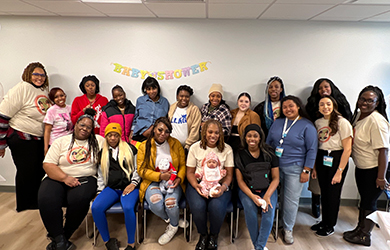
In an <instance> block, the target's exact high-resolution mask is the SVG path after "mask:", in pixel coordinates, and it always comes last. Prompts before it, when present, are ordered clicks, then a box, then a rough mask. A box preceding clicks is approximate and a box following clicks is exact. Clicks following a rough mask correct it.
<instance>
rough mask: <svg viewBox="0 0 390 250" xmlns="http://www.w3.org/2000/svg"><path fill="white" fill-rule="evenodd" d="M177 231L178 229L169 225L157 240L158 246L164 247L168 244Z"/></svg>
mask: <svg viewBox="0 0 390 250" xmlns="http://www.w3.org/2000/svg"><path fill="white" fill-rule="evenodd" d="M177 229H178V227H177V226H176V227H174V226H172V225H171V224H169V225H168V226H167V229H165V233H164V234H163V235H161V236H160V238H158V244H160V245H165V244H167V243H168V242H170V241H171V240H172V238H173V236H175V234H176V232H177Z"/></svg>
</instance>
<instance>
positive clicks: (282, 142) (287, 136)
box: [267, 95, 318, 244]
mask: <svg viewBox="0 0 390 250" xmlns="http://www.w3.org/2000/svg"><path fill="white" fill-rule="evenodd" d="M281 102H282V103H281V106H282V111H283V113H281V114H280V118H278V119H276V120H275V122H274V124H272V126H271V129H270V131H269V134H268V137H267V144H269V145H271V146H272V147H273V148H275V154H276V156H278V157H279V169H280V183H281V189H280V192H281V193H280V197H281V202H282V216H283V218H282V221H283V231H282V233H283V234H284V241H285V242H286V243H287V244H292V243H294V237H293V234H292V230H293V227H294V225H295V219H296V216H297V212H298V205H299V197H300V195H301V192H302V188H303V184H304V183H305V182H307V181H309V176H310V171H311V169H312V168H313V166H314V162H315V159H316V154H317V147H318V140H317V131H316V129H315V127H314V126H313V124H312V123H311V122H310V120H309V119H308V116H307V114H306V112H305V108H304V106H303V104H302V101H301V100H300V99H299V98H298V97H295V96H291V95H289V96H286V97H284V98H283V99H282V101H281Z"/></svg>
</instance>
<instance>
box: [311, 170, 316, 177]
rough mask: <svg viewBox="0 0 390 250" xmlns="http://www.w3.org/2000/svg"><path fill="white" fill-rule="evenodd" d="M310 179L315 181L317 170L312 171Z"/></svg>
mask: <svg viewBox="0 0 390 250" xmlns="http://www.w3.org/2000/svg"><path fill="white" fill-rule="evenodd" d="M311 178H312V179H317V170H316V169H315V168H313V171H312V172H311Z"/></svg>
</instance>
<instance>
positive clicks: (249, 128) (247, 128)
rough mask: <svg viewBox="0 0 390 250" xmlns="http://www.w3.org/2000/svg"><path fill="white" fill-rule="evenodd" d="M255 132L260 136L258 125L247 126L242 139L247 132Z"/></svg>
mask: <svg viewBox="0 0 390 250" xmlns="http://www.w3.org/2000/svg"><path fill="white" fill-rule="evenodd" d="M252 130H254V131H256V132H257V133H259V135H261V133H260V131H261V128H260V126H259V125H257V124H249V125H248V126H246V127H245V132H244V138H245V137H246V134H248V132H249V131H252Z"/></svg>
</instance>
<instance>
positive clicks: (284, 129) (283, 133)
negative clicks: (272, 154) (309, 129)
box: [279, 115, 300, 145]
mask: <svg viewBox="0 0 390 250" xmlns="http://www.w3.org/2000/svg"><path fill="white" fill-rule="evenodd" d="M299 117H300V116H299V115H298V116H297V118H295V120H294V121H293V123H292V124H291V125H290V127H288V128H287V121H288V119H287V117H286V119H285V120H284V126H283V132H282V139H280V141H279V143H280V145H282V144H283V139H284V138H285V137H286V136H287V134H288V132H289V131H290V129H291V127H292V126H293V125H294V124H295V123H296V122H297V121H298V119H299Z"/></svg>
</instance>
